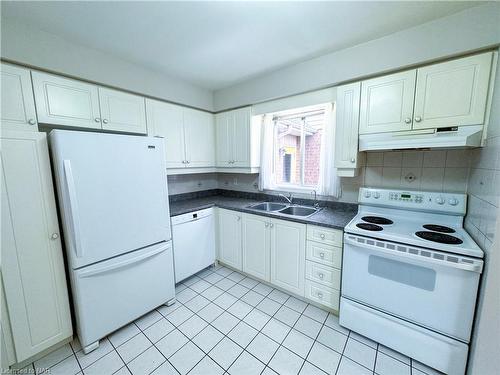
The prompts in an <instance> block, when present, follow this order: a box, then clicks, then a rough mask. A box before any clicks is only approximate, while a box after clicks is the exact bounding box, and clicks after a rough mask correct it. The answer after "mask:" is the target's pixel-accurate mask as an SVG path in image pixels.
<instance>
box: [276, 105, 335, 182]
mask: <svg viewBox="0 0 500 375" xmlns="http://www.w3.org/2000/svg"><path fill="white" fill-rule="evenodd" d="M326 110H327V106H326V105H320V106H310V107H302V108H296V109H293V110H289V111H284V112H279V113H274V114H272V124H273V127H274V129H273V131H274V132H273V179H274V181H273V185H275V186H276V187H277V188H280V187H281V188H288V189H290V188H292V189H308V190H311V189H318V187H319V184H320V171H321V170H320V168H321V155H322V147H324V146H323V143H324V140H323V137H324V134H325V117H326V116H325V113H326Z"/></svg>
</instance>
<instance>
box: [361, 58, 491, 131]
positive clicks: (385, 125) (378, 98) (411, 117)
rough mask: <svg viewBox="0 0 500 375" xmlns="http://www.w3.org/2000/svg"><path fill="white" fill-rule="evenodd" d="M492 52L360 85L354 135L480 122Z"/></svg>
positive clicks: (482, 122) (368, 81)
mask: <svg viewBox="0 0 500 375" xmlns="http://www.w3.org/2000/svg"><path fill="white" fill-rule="evenodd" d="M492 61H493V53H492V52H486V53H482V54H479V55H474V56H469V57H463V58H460V59H455V60H451V61H446V62H443V63H440V64H432V65H428V66H424V67H422V68H418V69H413V70H409V71H406V72H401V73H396V74H391V75H387V76H383V77H378V78H373V79H369V80H366V81H363V82H362V83H361V104H360V118H359V134H373V133H385V132H398V131H405V130H420V129H436V128H447V127H456V126H465V125H482V124H484V120H485V115H486V107H487V103H488V96H489V84H490V74H491V65H492Z"/></svg>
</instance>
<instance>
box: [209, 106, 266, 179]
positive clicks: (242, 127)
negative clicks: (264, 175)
mask: <svg viewBox="0 0 500 375" xmlns="http://www.w3.org/2000/svg"><path fill="white" fill-rule="evenodd" d="M215 124H216V125H215V133H216V149H217V152H216V166H217V167H219V168H237V169H238V171H240V172H256V168H258V167H259V166H260V129H261V124H260V123H258V122H252V109H251V107H245V108H240V109H236V110H233V111H228V112H221V113H218V114H217V115H216V116H215Z"/></svg>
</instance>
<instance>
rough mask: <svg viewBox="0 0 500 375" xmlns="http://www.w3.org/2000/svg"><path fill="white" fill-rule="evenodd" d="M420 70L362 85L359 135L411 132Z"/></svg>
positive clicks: (370, 80) (364, 82) (377, 79)
mask: <svg viewBox="0 0 500 375" xmlns="http://www.w3.org/2000/svg"><path fill="white" fill-rule="evenodd" d="M415 77H416V70H410V71H407V72H401V73H396V74H391V75H387V76H383V77H378V78H373V79H369V80H367V81H363V82H361V108H360V117H359V134H370V133H384V132H395V131H402V130H411V128H412V127H411V125H412V118H413V98H414V90H415Z"/></svg>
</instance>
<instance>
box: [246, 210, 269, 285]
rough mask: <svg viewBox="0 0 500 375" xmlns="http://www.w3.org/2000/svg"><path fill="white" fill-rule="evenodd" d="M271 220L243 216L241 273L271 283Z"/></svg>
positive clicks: (254, 216)
mask: <svg viewBox="0 0 500 375" xmlns="http://www.w3.org/2000/svg"><path fill="white" fill-rule="evenodd" d="M270 231H271V219H269V218H267V217H264V216H258V215H251V214H244V215H243V241H242V243H243V272H246V273H248V274H249V275H252V276H255V277H258V278H259V279H262V280H265V281H271V269H270V261H271V259H270V257H271V232H270Z"/></svg>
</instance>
